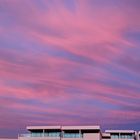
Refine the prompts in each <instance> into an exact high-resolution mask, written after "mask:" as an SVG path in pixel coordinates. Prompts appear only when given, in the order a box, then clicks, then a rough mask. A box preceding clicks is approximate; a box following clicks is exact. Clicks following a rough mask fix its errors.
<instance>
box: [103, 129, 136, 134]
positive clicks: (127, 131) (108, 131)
mask: <svg viewBox="0 0 140 140" xmlns="http://www.w3.org/2000/svg"><path fill="white" fill-rule="evenodd" d="M105 132H106V133H135V131H134V130H105Z"/></svg>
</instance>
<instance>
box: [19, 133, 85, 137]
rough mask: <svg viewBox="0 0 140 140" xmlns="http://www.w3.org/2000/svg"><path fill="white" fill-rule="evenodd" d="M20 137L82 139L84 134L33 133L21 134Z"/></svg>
mask: <svg viewBox="0 0 140 140" xmlns="http://www.w3.org/2000/svg"><path fill="white" fill-rule="evenodd" d="M19 137H49V138H50V137H51V138H82V137H83V135H82V134H78V133H64V134H63V135H61V133H31V134H20V135H19Z"/></svg>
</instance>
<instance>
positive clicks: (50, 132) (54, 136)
mask: <svg viewBox="0 0 140 140" xmlns="http://www.w3.org/2000/svg"><path fill="white" fill-rule="evenodd" d="M27 130H28V131H29V133H28V134H20V135H19V136H18V140H140V132H136V131H134V130H106V131H105V132H104V133H102V132H101V129H100V126H28V127H27Z"/></svg>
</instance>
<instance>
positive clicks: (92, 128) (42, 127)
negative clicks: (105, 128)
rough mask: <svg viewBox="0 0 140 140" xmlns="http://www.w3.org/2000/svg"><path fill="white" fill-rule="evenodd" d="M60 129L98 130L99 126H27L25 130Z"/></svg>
mask: <svg viewBox="0 0 140 140" xmlns="http://www.w3.org/2000/svg"><path fill="white" fill-rule="evenodd" d="M38 129H61V130H100V126H95V125H94V126H27V130H38Z"/></svg>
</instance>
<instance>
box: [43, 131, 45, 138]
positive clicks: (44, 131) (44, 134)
mask: <svg viewBox="0 0 140 140" xmlns="http://www.w3.org/2000/svg"><path fill="white" fill-rule="evenodd" d="M43 137H45V130H44V129H43Z"/></svg>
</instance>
